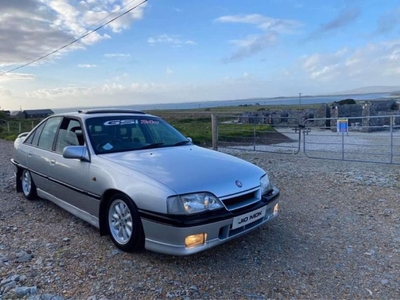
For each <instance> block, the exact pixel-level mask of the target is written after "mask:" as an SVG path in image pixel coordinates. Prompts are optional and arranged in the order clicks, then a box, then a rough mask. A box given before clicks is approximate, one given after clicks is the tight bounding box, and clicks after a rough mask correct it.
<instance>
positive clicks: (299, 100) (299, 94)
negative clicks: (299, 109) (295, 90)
mask: <svg viewBox="0 0 400 300" xmlns="http://www.w3.org/2000/svg"><path fill="white" fill-rule="evenodd" d="M301 94H302V93H299V105H300V106H301Z"/></svg>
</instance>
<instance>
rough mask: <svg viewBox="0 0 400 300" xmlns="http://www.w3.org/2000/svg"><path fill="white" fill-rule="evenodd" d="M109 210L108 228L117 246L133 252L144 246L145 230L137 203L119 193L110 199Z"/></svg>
mask: <svg viewBox="0 0 400 300" xmlns="http://www.w3.org/2000/svg"><path fill="white" fill-rule="evenodd" d="M109 203H110V205H109V206H108V212H107V224H108V230H109V232H110V235H111V239H112V241H113V242H114V244H115V245H116V246H117V248H119V249H121V250H123V251H126V252H133V251H139V250H142V249H143V248H144V232H143V226H142V221H141V220H140V217H139V212H138V209H137V207H136V205H135V203H134V202H133V201H132V200H131V199H130V198H129V197H127V196H126V195H124V194H121V193H117V194H115V195H114V196H113V197H111V199H110V202H109Z"/></svg>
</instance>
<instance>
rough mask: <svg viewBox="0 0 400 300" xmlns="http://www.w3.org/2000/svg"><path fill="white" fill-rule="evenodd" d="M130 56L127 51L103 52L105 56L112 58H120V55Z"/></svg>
mask: <svg viewBox="0 0 400 300" xmlns="http://www.w3.org/2000/svg"><path fill="white" fill-rule="evenodd" d="M130 56H131V55H130V54H129V53H106V54H104V57H107V58H113V57H119V58H122V57H130Z"/></svg>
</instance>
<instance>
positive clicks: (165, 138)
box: [86, 116, 190, 154]
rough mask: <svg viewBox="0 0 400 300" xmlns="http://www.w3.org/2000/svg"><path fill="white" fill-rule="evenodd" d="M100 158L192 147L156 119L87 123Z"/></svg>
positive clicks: (115, 118) (122, 118) (99, 119)
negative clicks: (119, 153) (131, 152)
mask: <svg viewBox="0 0 400 300" xmlns="http://www.w3.org/2000/svg"><path fill="white" fill-rule="evenodd" d="M86 128H87V129H88V135H89V139H90V141H91V143H92V146H93V148H94V150H95V152H96V153H97V154H102V153H114V152H123V151H133V150H143V149H152V148H159V147H172V146H180V145H184V144H188V143H190V142H189V141H188V140H187V138H185V137H184V136H183V135H182V134H181V133H180V132H179V131H177V130H176V129H175V128H174V127H172V126H171V125H169V124H168V123H166V122H165V121H163V120H162V119H160V118H157V117H152V116H107V117H95V118H90V119H87V120H86Z"/></svg>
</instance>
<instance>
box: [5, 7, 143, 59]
mask: <svg viewBox="0 0 400 300" xmlns="http://www.w3.org/2000/svg"><path fill="white" fill-rule="evenodd" d="M121 1H123V2H121ZM123 3H129V2H128V1H127V0H118V1H109V0H98V1H90V0H87V1H84V0H82V1H80V2H78V3H76V2H75V1H73V0H63V1H60V0H24V1H22V0H13V1H0V40H1V43H0V67H1V66H10V65H16V64H23V63H26V62H29V61H31V60H33V59H36V58H38V57H40V56H43V55H44V54H47V53H49V52H51V51H52V50H55V49H56V48H58V47H60V46H62V45H65V44H67V43H69V42H71V41H73V40H74V39H76V38H78V37H80V36H82V35H83V34H85V33H86V32H87V30H90V29H93V28H95V27H98V26H99V25H100V24H104V23H105V22H107V21H109V20H110V19H111V18H113V17H116V16H117V15H118V14H120V13H121V12H123V11H126V10H127V9H128V8H129V7H132V6H133V5H135V4H137V3H139V2H138V1H136V2H133V3H132V4H131V5H129V6H127V7H125V9H122V10H121V11H119V9H120V8H121V7H122V6H123ZM144 7H145V5H142V6H140V7H139V8H138V9H135V10H133V11H132V12H130V13H128V14H127V15H126V16H124V17H122V18H120V19H118V20H116V21H114V22H112V23H111V24H109V25H107V26H106V29H107V28H108V29H109V30H110V31H112V32H119V31H121V30H124V29H126V28H129V26H130V24H131V23H132V22H133V21H134V20H137V19H140V18H142V17H143V11H144ZM103 32H104V30H103ZM109 38H110V35H109V34H107V33H100V31H99V32H95V33H93V34H90V35H89V36H87V37H85V38H84V39H82V40H81V41H80V42H78V43H76V44H73V45H71V46H69V47H68V48H65V49H64V50H63V51H60V52H58V53H57V54H56V55H52V56H51V57H50V58H48V59H54V58H56V57H58V56H60V55H62V54H63V53H66V52H68V51H71V50H75V49H80V48H82V47H85V46H88V45H92V44H94V43H96V42H98V41H100V40H103V39H109ZM48 59H47V60H48Z"/></svg>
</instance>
